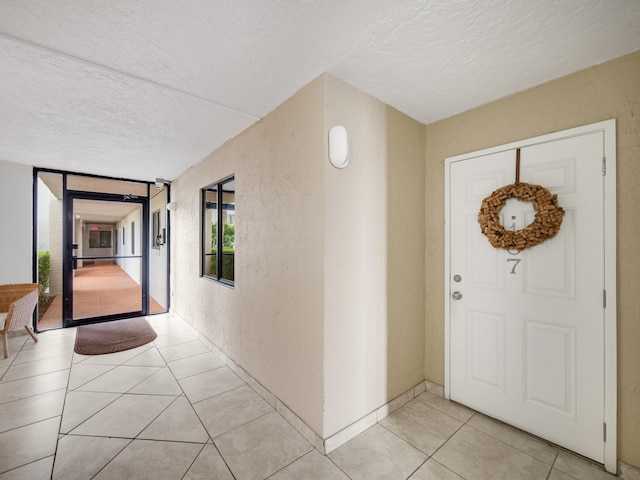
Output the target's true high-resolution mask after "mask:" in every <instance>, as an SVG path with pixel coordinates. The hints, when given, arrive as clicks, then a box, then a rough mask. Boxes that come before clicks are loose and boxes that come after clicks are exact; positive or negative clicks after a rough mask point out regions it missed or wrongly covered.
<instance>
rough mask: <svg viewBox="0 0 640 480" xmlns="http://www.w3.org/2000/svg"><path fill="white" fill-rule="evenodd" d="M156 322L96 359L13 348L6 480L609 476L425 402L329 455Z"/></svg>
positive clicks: (559, 479) (5, 404)
mask: <svg viewBox="0 0 640 480" xmlns="http://www.w3.org/2000/svg"><path fill="white" fill-rule="evenodd" d="M149 321H150V322H151V324H152V325H153V326H154V328H155V330H156V331H157V333H158V338H157V339H156V341H155V342H153V343H150V344H148V345H145V346H142V347H140V348H136V349H134V350H128V351H125V352H120V353H114V354H110V355H101V356H95V357H89V356H82V355H77V354H75V353H73V343H74V339H75V329H66V330H51V331H47V332H43V333H41V334H40V335H39V338H40V341H39V342H38V343H34V342H32V341H31V340H30V339H29V338H28V337H27V336H26V335H25V336H12V337H10V340H9V343H10V346H9V347H10V352H11V354H10V356H9V358H7V359H4V360H0V480H9V479H12V480H17V479H28V480H39V479H49V478H53V479H64V480H68V479H100V480H103V479H117V480H121V479H132V478H136V479H183V480H196V479H223V480H224V479H230V480H233V479H236V480H250V479H266V478H268V479H271V480H300V479H333V480H348V479H353V480H356V479H366V480H371V479H385V480H388V479H391V480H392V479H411V480H426V479H444V480H460V479H467V480H481V479H492V480H499V479H525V480H526V479H540V480H575V479H584V480H605V479H611V478H614V477H613V476H611V475H609V474H607V473H605V472H603V471H602V470H599V469H598V468H596V467H593V466H591V465H589V464H588V463H587V462H584V461H583V460H581V459H579V458H578V457H576V456H574V455H571V454H568V453H566V452H564V451H562V450H559V449H558V448H556V447H554V446H551V445H548V444H546V443H544V442H541V441H540V440H538V439H535V438H533V437H530V436H527V435H525V434H523V433H521V432H519V431H517V430H515V429H513V428H511V427H508V426H505V425H503V424H501V423H499V422H496V421H494V420H491V419H489V418H487V417H485V416H483V415H481V414H478V413H476V412H473V411H471V410H469V409H467V408H465V407H463V406H460V405H458V404H455V403H452V402H449V401H447V400H445V399H443V398H442V397H439V396H437V395H434V394H432V393H429V392H425V393H423V394H422V395H420V396H419V397H417V398H416V399H414V400H412V401H411V402H409V403H407V404H405V405H404V406H402V407H401V408H399V409H398V410H396V411H395V412H393V413H392V414H391V415H390V416H388V417H387V418H385V419H384V420H383V421H382V422H380V423H379V424H377V425H374V426H373V427H371V428H369V429H368V430H366V431H365V432H363V433H362V434H360V435H359V436H357V437H356V438H354V439H352V440H351V441H349V442H347V443H346V444H344V445H342V446H341V447H339V448H337V449H336V450H334V451H333V452H331V453H330V454H329V455H327V456H323V455H321V454H320V453H319V452H318V451H317V450H315V449H314V447H313V445H311V444H310V443H309V442H308V441H307V440H305V438H304V437H303V436H302V435H300V434H299V433H298V432H297V431H296V430H295V429H294V428H293V427H292V426H291V425H290V424H289V423H288V422H287V421H286V420H285V418H284V417H282V416H281V415H280V414H279V413H278V412H277V411H275V410H274V409H273V408H272V407H271V405H270V404H269V403H268V402H266V401H265V400H264V399H263V398H262V397H261V396H260V395H258V394H257V393H256V392H255V391H254V390H253V389H252V388H251V387H250V386H249V385H247V384H246V383H245V382H244V381H243V380H242V379H240V378H239V377H238V376H237V375H236V374H235V373H234V372H233V371H232V370H230V369H229V368H228V367H227V366H226V365H225V364H224V363H223V362H222V361H221V360H220V359H219V358H218V357H216V356H215V354H214V353H213V352H211V351H210V350H209V349H208V348H207V347H206V345H205V344H203V343H202V342H200V341H199V340H198V339H197V338H196V336H194V335H193V334H192V333H191V331H190V330H188V329H187V328H186V327H185V326H184V325H183V324H181V323H180V322H179V321H178V320H176V319H174V318H173V317H171V316H170V315H156V316H153V317H149Z"/></svg>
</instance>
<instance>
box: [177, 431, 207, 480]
mask: <svg viewBox="0 0 640 480" xmlns="http://www.w3.org/2000/svg"><path fill="white" fill-rule="evenodd" d="M209 439H211V437H209ZM208 444H209V441H208V440H207V442H206V443H204V444H203V445H202V448H201V449H200V451H199V452H198V454H197V455H196V456H195V457H193V460H192V461H191V463H190V464H189V466H188V467H187V469H186V470H185V471H184V473H183V474H182V477H180V479H181V480H182V479H184V477H185V475H186V474H187V473H189V470H191V468H192V467H193V465H194V464H195V463H196V462H197V461H198V458H199V457H200V455H202V452H203V451H204V449H205V448H206V446H207V445H208Z"/></svg>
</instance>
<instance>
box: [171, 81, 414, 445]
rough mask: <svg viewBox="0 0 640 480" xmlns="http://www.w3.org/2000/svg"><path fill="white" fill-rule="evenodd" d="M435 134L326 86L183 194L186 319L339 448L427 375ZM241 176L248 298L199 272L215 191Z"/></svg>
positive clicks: (243, 280) (271, 119)
mask: <svg viewBox="0 0 640 480" xmlns="http://www.w3.org/2000/svg"><path fill="white" fill-rule="evenodd" d="M335 124H342V125H344V126H346V127H347V130H348V131H349V135H350V140H351V147H352V151H351V163H350V165H349V166H348V167H347V168H345V169H342V170H337V169H335V168H333V167H332V166H331V165H330V164H329V162H328V154H327V149H328V145H327V135H328V129H329V127H330V126H332V125H335ZM424 135H425V128H424V125H421V124H420V123H418V122H416V121H414V120H411V119H410V118H409V117H407V116H405V115H403V114H401V113H399V112H397V111H396V110H394V109H391V108H390V107H388V106H386V105H384V104H383V103H381V102H379V101H377V100H375V99H374V98H372V97H370V96H368V95H365V94H363V93H361V92H359V91H357V90H355V89H354V88H352V87H350V86H348V85H346V84H344V83H341V82H338V81H337V80H335V79H333V78H332V77H329V76H326V75H323V76H321V77H319V78H317V79H316V80H314V81H313V82H311V83H310V84H309V85H307V86H306V87H305V88H303V89H302V90H301V91H299V92H298V93H297V94H296V95H294V96H293V97H292V98H290V99H289V100H288V101H287V102H285V103H284V104H283V105H281V106H280V107H278V108H277V109H276V110H275V111H273V112H272V113H270V114H269V115H268V116H267V117H265V118H264V119H263V120H262V121H261V122H259V123H257V124H255V125H253V126H252V127H251V128H249V129H248V130H246V131H245V132H243V133H242V134H240V135H239V136H238V137H236V138H234V139H233V140H231V141H230V142H228V143H227V144H226V145H224V146H223V147H222V148H220V149H219V150H217V151H216V152H214V153H212V154H211V155H209V156H208V157H207V158H206V159H205V160H204V161H203V162H202V163H200V164H199V165H197V166H196V167H194V168H192V169H190V170H189V171H188V172H186V173H185V174H184V175H182V176H181V177H179V178H178V179H177V180H176V181H174V182H173V184H172V201H176V203H177V210H176V212H175V213H174V214H173V218H172V235H173V237H172V240H173V243H172V245H174V246H175V247H173V248H172V272H173V273H172V295H173V297H172V300H173V307H172V308H174V309H175V311H176V312H177V313H178V314H179V315H181V316H182V317H184V318H185V319H187V320H188V321H190V322H192V323H193V325H194V326H195V327H196V328H197V329H198V330H199V331H200V332H202V333H203V334H204V335H205V336H206V337H208V338H209V339H210V340H211V341H213V342H214V343H215V344H216V345H218V346H219V347H220V348H221V349H222V350H223V351H224V352H225V353H226V354H227V355H229V357H230V358H231V359H233V360H234V361H235V362H236V363H238V364H239V365H240V366H241V367H243V368H244V369H245V370H247V371H248V372H249V373H250V374H251V375H252V376H253V377H254V378H256V379H257V380H258V381H259V382H260V383H262V384H263V385H264V386H265V387H267V388H268V389H269V390H271V392H273V393H274V394H275V395H276V396H277V397H278V398H280V399H281V400H282V401H283V402H284V403H285V404H287V406H288V407H289V408H291V409H292V410H293V411H294V412H295V413H296V414H297V415H298V416H300V417H301V418H302V419H303V420H304V421H305V422H306V423H307V424H308V425H309V426H310V427H311V428H312V429H313V430H315V432H316V433H318V434H319V435H320V436H323V437H325V438H326V437H328V436H330V435H332V434H334V433H336V432H337V431H339V430H341V429H342V428H344V427H346V426H348V425H350V424H351V423H353V422H354V421H356V420H359V419H360V418H361V417H363V416H365V415H367V414H368V413H370V412H371V411H373V410H375V409H376V408H378V407H380V406H382V405H383V404H384V403H386V402H387V401H388V400H391V399H393V398H394V397H396V396H397V395H399V394H400V393H402V392H404V391H405V390H407V389H409V388H411V387H413V386H414V385H415V384H417V383H418V382H420V381H422V380H423V379H424V337H423V336H424V314H423V312H424V307H423V305H424V294H423V292H424V270H423V268H422V265H423V264H424V254H423V251H424V201H423V198H424V156H425V146H424V145H425V141H424ZM229 175H235V180H236V253H237V254H236V278H235V287H234V288H233V289H232V288H229V287H225V286H223V285H220V284H217V283H215V282H213V281H210V280H206V279H203V278H200V277H199V276H198V274H199V271H200V264H199V261H200V260H199V249H200V247H199V244H200V223H201V219H200V205H199V202H200V200H199V199H200V189H201V188H202V187H205V186H207V185H208V184H210V183H212V182H214V181H217V180H219V179H222V178H225V177H227V176H229ZM390 229H391V231H390Z"/></svg>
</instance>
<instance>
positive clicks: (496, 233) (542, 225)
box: [478, 183, 564, 251]
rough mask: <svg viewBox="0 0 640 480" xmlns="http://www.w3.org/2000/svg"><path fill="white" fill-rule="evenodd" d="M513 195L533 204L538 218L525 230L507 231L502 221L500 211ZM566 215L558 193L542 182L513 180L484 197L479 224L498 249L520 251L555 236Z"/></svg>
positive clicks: (479, 214)
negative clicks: (513, 181) (559, 203)
mask: <svg viewBox="0 0 640 480" xmlns="http://www.w3.org/2000/svg"><path fill="white" fill-rule="evenodd" d="M510 198H515V199H517V200H521V201H523V202H531V203H533V208H534V209H535V211H536V215H535V219H534V220H533V222H532V223H531V224H530V225H528V226H527V227H525V228H523V229H522V230H516V231H512V230H506V229H505V228H504V227H503V226H502V225H501V223H500V210H502V207H504V206H505V205H506V204H507V200H508V199H510ZM563 216H564V210H563V209H562V207H559V206H558V196H557V195H552V194H551V193H550V192H549V190H547V189H546V188H544V187H542V186H540V185H531V184H528V183H512V184H511V185H505V186H504V187H502V188H499V189H498V190H496V191H495V192H493V193H492V194H491V195H489V196H488V197H487V198H485V199H484V200H482V206H481V207H480V213H478V223H480V229H481V230H482V233H484V234H485V235H486V236H487V238H488V239H489V242H490V243H491V245H493V246H494V247H495V248H504V249H505V250H518V251H521V250H524V249H525V248H530V247H533V246H535V245H538V244H539V243H542V242H544V241H545V240H548V239H549V238H553V237H554V236H555V235H556V234H557V233H558V231H559V230H560V225H562V217H563Z"/></svg>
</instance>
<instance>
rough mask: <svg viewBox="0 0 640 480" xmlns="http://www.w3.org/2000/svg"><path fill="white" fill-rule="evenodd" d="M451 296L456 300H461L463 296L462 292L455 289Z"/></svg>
mask: <svg viewBox="0 0 640 480" xmlns="http://www.w3.org/2000/svg"><path fill="white" fill-rule="evenodd" d="M451 298H453V299H454V300H460V299H461V298H462V293H460V292H458V291H455V292H453V293H452V294H451Z"/></svg>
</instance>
